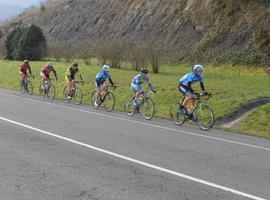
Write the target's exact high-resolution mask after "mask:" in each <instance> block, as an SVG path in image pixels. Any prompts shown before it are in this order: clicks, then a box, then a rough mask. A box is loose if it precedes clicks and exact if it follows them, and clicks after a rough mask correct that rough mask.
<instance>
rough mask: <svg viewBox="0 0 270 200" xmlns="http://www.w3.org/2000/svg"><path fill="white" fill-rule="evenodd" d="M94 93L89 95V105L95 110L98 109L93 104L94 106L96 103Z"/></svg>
mask: <svg viewBox="0 0 270 200" xmlns="http://www.w3.org/2000/svg"><path fill="white" fill-rule="evenodd" d="M96 92H97V91H96V90H94V91H93V92H92V93H91V95H90V105H91V106H93V107H94V108H96V109H97V108H98V107H96V106H95V104H94V103H95V101H96Z"/></svg>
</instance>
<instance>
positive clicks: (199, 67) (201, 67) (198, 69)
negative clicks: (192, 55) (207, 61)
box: [193, 65, 203, 72]
mask: <svg viewBox="0 0 270 200" xmlns="http://www.w3.org/2000/svg"><path fill="white" fill-rule="evenodd" d="M193 69H194V72H202V71H203V66H202V65H194V68H193Z"/></svg>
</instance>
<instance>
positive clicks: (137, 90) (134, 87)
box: [131, 84, 141, 109]
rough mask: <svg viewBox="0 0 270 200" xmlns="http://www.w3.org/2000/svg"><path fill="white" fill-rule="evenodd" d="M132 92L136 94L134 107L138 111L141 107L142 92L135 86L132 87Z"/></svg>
mask: <svg viewBox="0 0 270 200" xmlns="http://www.w3.org/2000/svg"><path fill="white" fill-rule="evenodd" d="M131 90H132V91H133V92H134V93H135V95H134V97H133V105H134V106H135V108H136V109H138V107H139V97H140V95H141V92H140V90H139V88H138V87H137V86H136V85H135V84H132V85H131Z"/></svg>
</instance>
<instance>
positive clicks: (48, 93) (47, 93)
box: [39, 78, 56, 100]
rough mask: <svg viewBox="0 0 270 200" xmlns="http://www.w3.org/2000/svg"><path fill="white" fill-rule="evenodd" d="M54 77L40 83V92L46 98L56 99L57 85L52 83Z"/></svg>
mask: <svg viewBox="0 0 270 200" xmlns="http://www.w3.org/2000/svg"><path fill="white" fill-rule="evenodd" d="M52 80H53V78H49V79H48V80H46V81H44V84H43V83H40V85H39V94H40V95H41V96H42V97H43V98H45V97H48V98H49V99H50V100H54V99H55V93H56V92H55V86H54V84H53V83H52Z"/></svg>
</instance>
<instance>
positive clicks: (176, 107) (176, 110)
mask: <svg viewBox="0 0 270 200" xmlns="http://www.w3.org/2000/svg"><path fill="white" fill-rule="evenodd" d="M180 108H181V103H180V102H175V103H173V104H172V106H171V110H170V112H171V118H172V120H173V122H174V124H176V125H178V126H181V125H183V124H184V123H185V121H186V120H187V118H186V115H183V114H180Z"/></svg>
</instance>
